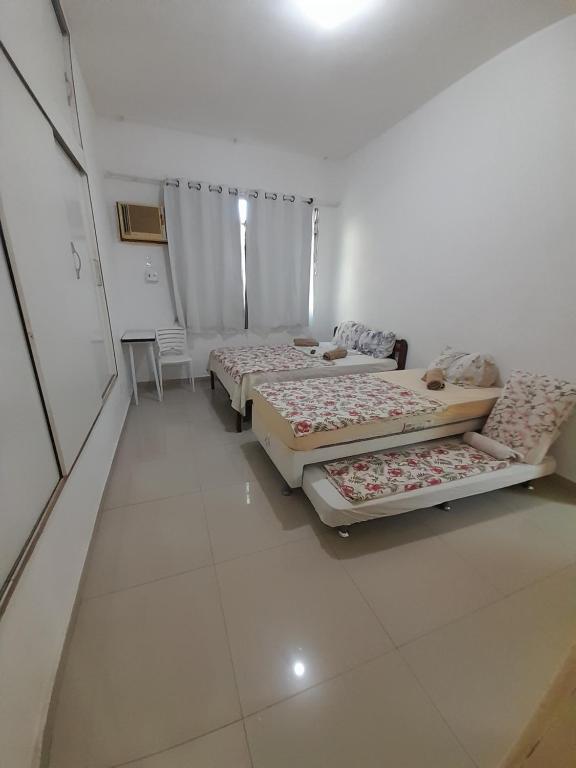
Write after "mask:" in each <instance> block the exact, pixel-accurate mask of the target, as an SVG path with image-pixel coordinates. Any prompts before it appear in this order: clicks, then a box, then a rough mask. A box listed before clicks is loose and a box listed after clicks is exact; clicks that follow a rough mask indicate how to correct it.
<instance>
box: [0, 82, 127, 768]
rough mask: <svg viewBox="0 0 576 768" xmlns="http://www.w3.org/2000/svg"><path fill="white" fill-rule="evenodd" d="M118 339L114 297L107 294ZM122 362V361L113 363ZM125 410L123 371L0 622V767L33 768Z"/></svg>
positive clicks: (81, 94) (85, 114)
mask: <svg viewBox="0 0 576 768" xmlns="http://www.w3.org/2000/svg"><path fill="white" fill-rule="evenodd" d="M76 74H77V83H76V87H77V96H78V98H79V109H80V117H81V124H82V129H83V136H84V149H85V155H86V159H87V162H88V170H89V176H90V181H91V191H92V197H93V202H94V207H95V217H96V225H97V231H98V235H99V241H100V254H101V260H102V270H103V274H104V278H105V282H106V285H107V286H110V263H109V259H108V255H109V242H108V232H107V229H106V228H105V227H103V226H102V216H103V210H104V209H103V203H102V196H101V190H100V187H99V183H98V173H97V172H96V167H95V162H94V157H93V155H92V151H91V149H92V140H91V136H90V130H91V122H92V120H93V115H92V112H91V107H90V104H89V101H88V99H87V95H86V92H85V88H84V85H83V83H82V81H81V78H80V77H79V70H78V68H77V69H76ZM108 300H109V303H110V308H111V316H112V324H113V331H114V336H115V338H117V337H118V329H117V323H116V316H115V313H114V305H115V301H114V295H113V292H112V291H110V290H108ZM119 362H120V363H121V361H119ZM128 403H129V392H128V383H127V381H126V376H125V372H124V366H123V365H121V364H120V365H119V379H118V381H117V382H116V385H115V387H114V389H113V391H112V393H111V394H110V397H109V399H108V401H107V402H106V404H105V405H104V408H103V410H102V412H101V414H100V417H99V419H98V421H97V423H96V425H95V427H94V430H93V432H92V434H91V436H90V437H89V439H88V441H87V443H86V445H85V447H84V449H83V451H82V453H81V454H80V457H79V459H78V462H77V464H76V466H75V468H74V470H73V471H72V473H71V475H70V476H69V478H68V480H67V482H66V485H65V487H64V490H63V492H62V494H61V496H60V498H59V499H58V502H57V503H56V505H55V507H54V509H53V511H52V514H51V516H50V518H49V520H48V523H47V525H46V528H45V530H44V532H43V533H42V536H41V537H40V539H39V541H38V543H37V545H36V548H35V550H34V552H33V554H32V557H31V559H30V561H29V562H28V564H27V566H26V568H25V570H24V572H23V574H22V577H21V579H20V581H19V583H18V585H17V587H16V590H15V592H14V594H13V596H12V598H11V600H10V602H9V604H8V606H7V609H6V613H5V614H4V616H3V617H2V619H1V621H0V692H1V693H0V765H1V766H6V767H7V768H8V766H10V767H11V768H12V767H13V768H36V766H38V765H39V761H40V750H41V744H42V737H43V731H44V725H45V722H46V717H47V713H48V707H49V703H50V698H51V694H52V688H53V684H54V680H55V675H56V672H57V669H58V663H59V660H60V655H61V652H62V648H63V644H64V640H65V637H66V632H67V629H68V625H69V622H70V618H71V615H72V610H73V607H74V602H75V599H76V593H77V590H78V585H79V581H80V577H81V574H82V569H83V566H84V560H85V557H86V553H87V550H88V546H89V543H90V539H91V537H92V531H93V528H94V522H95V520H96V515H97V512H98V508H99V505H100V499H101V496H102V492H103V489H104V486H105V483H106V479H107V476H108V472H109V469H110V464H111V462H112V458H113V456H114V451H115V448H116V444H117V441H118V437H119V435H120V431H121V429H122V425H123V422H124V418H125V416H126V410H127V407H128Z"/></svg>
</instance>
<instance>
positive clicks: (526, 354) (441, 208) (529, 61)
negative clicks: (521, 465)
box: [336, 16, 576, 480]
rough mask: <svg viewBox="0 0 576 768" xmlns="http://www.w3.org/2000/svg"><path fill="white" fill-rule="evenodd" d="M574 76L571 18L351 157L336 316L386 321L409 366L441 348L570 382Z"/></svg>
mask: <svg viewBox="0 0 576 768" xmlns="http://www.w3.org/2000/svg"><path fill="white" fill-rule="evenodd" d="M575 81H576V17H574V16H572V17H569V18H568V19H566V20H564V21H561V22H559V23H558V24H556V25H554V26H552V27H549V28H548V29H546V30H544V31H542V32H540V33H538V34H536V35H534V36H532V37H530V38H528V39H527V40H525V41H523V42H521V43H520V44H518V45H516V46H514V47H513V48H510V49H509V50H507V51H505V52H504V53H502V54H501V55H499V56H498V57H496V58H495V59H492V60H491V61H490V62H488V63H487V64H485V65H483V66H482V67H480V68H479V69H477V70H476V71H474V72H473V73H471V74H470V75H468V76H467V77H465V78H464V79H462V80H461V81H459V82H458V83H456V84H455V85H453V86H452V87H450V88H449V89H448V90H446V91H444V92H443V93H442V94H440V95H439V96H438V97H436V98H435V99H433V100H432V101H430V102H429V103H427V104H426V105H425V106H423V107H422V108H421V109H420V110H418V111H417V112H416V113H414V114H413V115H411V116H410V117H408V118H407V119H406V120H404V121H403V122H401V123H400V124H398V125H397V126H395V127H394V128H393V129H391V130H390V131H388V132H387V133H385V134H383V135H382V136H381V137H380V138H378V139H377V140H376V141H374V142H372V143H371V144H369V145H368V146H367V147H365V148H364V149H362V150H361V151H359V152H357V153H356V154H355V155H353V156H352V157H351V158H350V159H349V163H348V168H347V174H346V175H347V187H346V190H345V193H344V196H343V204H342V208H341V216H342V243H341V254H340V270H339V274H338V277H337V289H336V295H337V309H336V313H337V315H338V316H339V317H346V318H358V319H360V320H363V321H365V322H367V323H369V324H372V325H374V326H376V327H383V326H386V327H391V328H393V329H395V330H396V331H397V332H398V333H399V334H401V335H402V336H404V337H405V338H406V339H408V341H409V345H410V348H409V359H408V362H409V365H410V366H412V367H418V366H424V365H426V364H427V362H428V361H429V360H430V359H431V358H432V357H433V356H434V355H436V354H437V353H438V352H439V351H440V348H441V347H442V346H443V345H444V344H453V345H456V346H459V347H461V348H463V349H465V350H470V351H483V352H491V353H492V354H493V355H494V356H495V357H496V360H497V362H498V364H499V366H500V369H501V372H502V374H503V375H504V376H506V374H508V372H509V371H510V369H511V368H514V367H521V368H525V369H529V370H533V371H538V372H544V373H549V374H552V375H555V376H560V377H565V378H568V379H571V380H573V381H576V354H575V351H574V339H575V337H576V302H575V301H574V288H575V285H576V253H575V246H576V130H575V129H576V88H575V87H574V83H575ZM575 436H576V427H575V426H574V421H573V422H572V423H571V425H570V426H569V428H568V429H567V430H566V432H565V434H564V436H563V438H562V441H561V442H560V444H559V447H558V449H557V451H558V457H559V460H560V471H561V473H562V474H564V475H565V476H567V477H569V478H571V479H573V480H576V451H575V450H574V445H575V444H574V438H575Z"/></svg>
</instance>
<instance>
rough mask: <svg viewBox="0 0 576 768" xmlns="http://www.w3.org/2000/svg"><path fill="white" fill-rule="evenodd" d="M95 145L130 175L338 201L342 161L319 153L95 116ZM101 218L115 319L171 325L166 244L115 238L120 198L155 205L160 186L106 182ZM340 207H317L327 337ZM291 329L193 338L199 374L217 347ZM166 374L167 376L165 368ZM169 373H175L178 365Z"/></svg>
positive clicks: (318, 329)
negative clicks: (151, 277)
mask: <svg viewBox="0 0 576 768" xmlns="http://www.w3.org/2000/svg"><path fill="white" fill-rule="evenodd" d="M97 145H98V155H99V164H100V167H101V168H102V169H103V170H106V171H112V172H114V173H125V174H129V175H134V176H143V177H152V178H165V177H180V178H189V179H197V180H201V181H208V182H213V183H222V184H228V185H231V186H240V187H244V188H259V189H265V190H270V191H280V192H286V193H295V194H297V195H302V196H310V195H312V196H314V197H316V198H318V199H319V200H320V201H323V202H338V201H339V196H340V172H341V166H340V165H338V164H336V163H333V162H330V161H324V160H320V159H317V158H312V157H306V156H304V155H299V154H294V153H289V152H283V151H280V150H276V149H272V148H269V147H262V146H255V145H250V144H241V143H236V142H233V141H223V140H221V139H211V138H207V137H205V136H197V135H195V134H192V133H187V132H184V131H176V130H170V129H165V128H157V127H154V126H148V125H141V124H138V123H130V122H124V121H114V120H108V119H98V121H97ZM104 190H105V196H106V217H107V224H108V230H109V235H110V238H111V240H112V242H113V245H112V250H111V254H112V262H113V264H112V268H113V281H114V287H115V291H116V294H117V296H118V298H119V307H120V320H119V322H120V323H121V325H122V327H123V328H124V329H130V328H156V327H161V326H163V325H166V324H168V325H171V324H172V323H173V322H174V310H173V305H172V299H171V287H170V282H169V277H168V274H169V273H168V269H169V267H168V260H167V248H166V247H165V246H158V245H141V244H136V245H135V244H132V243H122V242H120V239H119V236H118V223H117V220H116V211H115V204H116V201H118V200H124V201H129V202H140V203H158V202H160V200H161V188H160V186H159V185H155V184H140V183H132V182H125V181H118V180H115V179H105V180H104ZM337 218H338V209H337V208H332V207H322V208H321V209H320V239H319V263H318V280H317V283H316V285H317V290H316V293H315V313H314V314H315V320H314V325H313V327H312V332H313V333H315V334H317V335H319V336H322V337H323V338H327V335H328V334H330V332H331V327H332V325H333V320H334V318H333V312H332V308H333V300H332V293H331V292H330V291H328V290H327V286H328V285H329V284H330V283H331V276H332V275H333V271H334V270H333V264H334V257H335V251H336V248H335V237H334V233H335V230H336V222H337ZM148 258H149V259H150V261H151V263H152V267H153V268H154V269H155V270H156V271H157V272H158V274H159V278H160V279H159V282H158V283H146V282H145V281H144V270H145V266H146V260H147V259H148ZM290 338H291V336H290V335H289V334H285V333H275V334H270V335H268V336H265V337H262V336H257V335H255V334H253V333H246V334H244V333H243V334H239V335H236V336H228V337H226V338H222V337H220V336H216V335H212V336H207V337H204V338H196V339H195V340H194V350H193V351H194V358H195V369H196V373H197V375H205V373H206V363H207V360H208V353H209V351H210V349H212V348H213V347H216V346H221V345H222V344H227V345H233V344H246V343H248V344H253V343H260V344H262V343H275V342H282V341H287V340H289V339H290ZM137 352H140V355H139V358H138V360H137V368H138V377H139V378H140V379H145V380H148V379H150V378H151V373H150V371H149V370H148V364H147V360H146V357H145V354H144V352H143V351H142V350H137ZM168 375H170V373H169V372H168ZM174 375H179V372H178V371H177V370H175V371H174Z"/></svg>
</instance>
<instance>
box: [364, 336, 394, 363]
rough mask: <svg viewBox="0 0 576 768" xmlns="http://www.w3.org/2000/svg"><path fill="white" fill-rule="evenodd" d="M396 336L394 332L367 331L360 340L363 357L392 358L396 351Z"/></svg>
mask: <svg viewBox="0 0 576 768" xmlns="http://www.w3.org/2000/svg"><path fill="white" fill-rule="evenodd" d="M395 343H396V334H395V333H392V331H371V330H369V329H367V330H365V331H364V333H363V334H362V335H361V336H360V339H359V340H358V351H359V352H362V354H363V355H373V356H374V357H378V358H381V357H390V355H391V354H392V352H393V351H394V344H395Z"/></svg>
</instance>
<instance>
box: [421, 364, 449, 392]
mask: <svg viewBox="0 0 576 768" xmlns="http://www.w3.org/2000/svg"><path fill="white" fill-rule="evenodd" d="M422 381H425V382H426V388H427V389H444V387H445V386H446V385H445V384H444V371H443V370H442V368H430V370H429V371H426V373H425V374H424V376H422Z"/></svg>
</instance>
